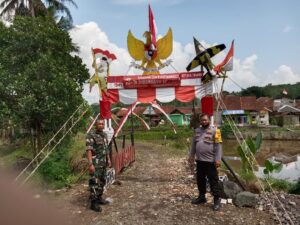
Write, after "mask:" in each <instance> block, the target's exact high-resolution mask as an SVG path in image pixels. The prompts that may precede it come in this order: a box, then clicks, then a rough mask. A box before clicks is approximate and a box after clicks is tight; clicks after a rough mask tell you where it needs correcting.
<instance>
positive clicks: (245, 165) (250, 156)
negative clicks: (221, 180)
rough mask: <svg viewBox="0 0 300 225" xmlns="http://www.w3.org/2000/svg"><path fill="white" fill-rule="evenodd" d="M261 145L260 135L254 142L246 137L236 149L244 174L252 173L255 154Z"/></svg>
mask: <svg viewBox="0 0 300 225" xmlns="http://www.w3.org/2000/svg"><path fill="white" fill-rule="evenodd" d="M261 143H262V133H261V132H259V133H258V134H257V135H256V138H255V141H254V140H253V139H252V138H251V137H247V138H246V140H244V141H243V142H242V144H241V145H239V146H238V147H237V152H238V154H239V155H240V158H241V162H242V169H243V171H245V172H253V167H254V166H255V154H256V153H257V152H258V151H259V149H260V147H261Z"/></svg>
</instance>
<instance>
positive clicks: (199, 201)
mask: <svg viewBox="0 0 300 225" xmlns="http://www.w3.org/2000/svg"><path fill="white" fill-rule="evenodd" d="M204 203H206V198H205V195H199V197H198V198H195V199H193V200H192V204H195V205H200V204H204Z"/></svg>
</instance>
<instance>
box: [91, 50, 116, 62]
mask: <svg viewBox="0 0 300 225" xmlns="http://www.w3.org/2000/svg"><path fill="white" fill-rule="evenodd" d="M92 52H93V54H94V56H95V59H96V61H98V59H99V61H101V60H105V61H107V62H108V63H110V62H111V61H113V60H115V59H117V57H116V56H115V55H114V54H113V53H110V52H109V51H107V50H102V49H100V48H92Z"/></svg>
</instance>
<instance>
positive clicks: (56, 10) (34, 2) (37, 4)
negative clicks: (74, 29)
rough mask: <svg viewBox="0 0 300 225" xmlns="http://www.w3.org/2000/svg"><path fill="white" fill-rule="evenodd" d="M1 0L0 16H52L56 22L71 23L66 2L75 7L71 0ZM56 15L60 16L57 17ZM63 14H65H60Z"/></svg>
mask: <svg viewBox="0 0 300 225" xmlns="http://www.w3.org/2000/svg"><path fill="white" fill-rule="evenodd" d="M44 2H45V3H43V1H42V0H3V1H2V2H1V4H0V9H2V11H1V12H0V16H2V17H3V16H4V15H9V14H12V15H20V16H31V17H36V16H46V15H48V16H49V15H51V16H54V17H55V18H56V19H57V21H58V23H63V24H64V25H65V24H66V22H68V24H72V21H73V19H72V15H71V13H70V10H69V8H68V7H67V6H66V3H68V4H71V5H73V6H75V7H77V5H76V3H75V2H74V1H73V0H46V1H44ZM58 15H59V16H60V18H57V17H58ZM62 15H65V16H62Z"/></svg>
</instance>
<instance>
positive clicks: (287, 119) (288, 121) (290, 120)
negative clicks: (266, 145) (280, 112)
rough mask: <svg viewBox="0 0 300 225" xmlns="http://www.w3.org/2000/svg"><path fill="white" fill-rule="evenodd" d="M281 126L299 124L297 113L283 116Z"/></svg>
mask: <svg viewBox="0 0 300 225" xmlns="http://www.w3.org/2000/svg"><path fill="white" fill-rule="evenodd" d="M283 126H289V127H290V126H295V127H296V126H299V115H285V116H283Z"/></svg>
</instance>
